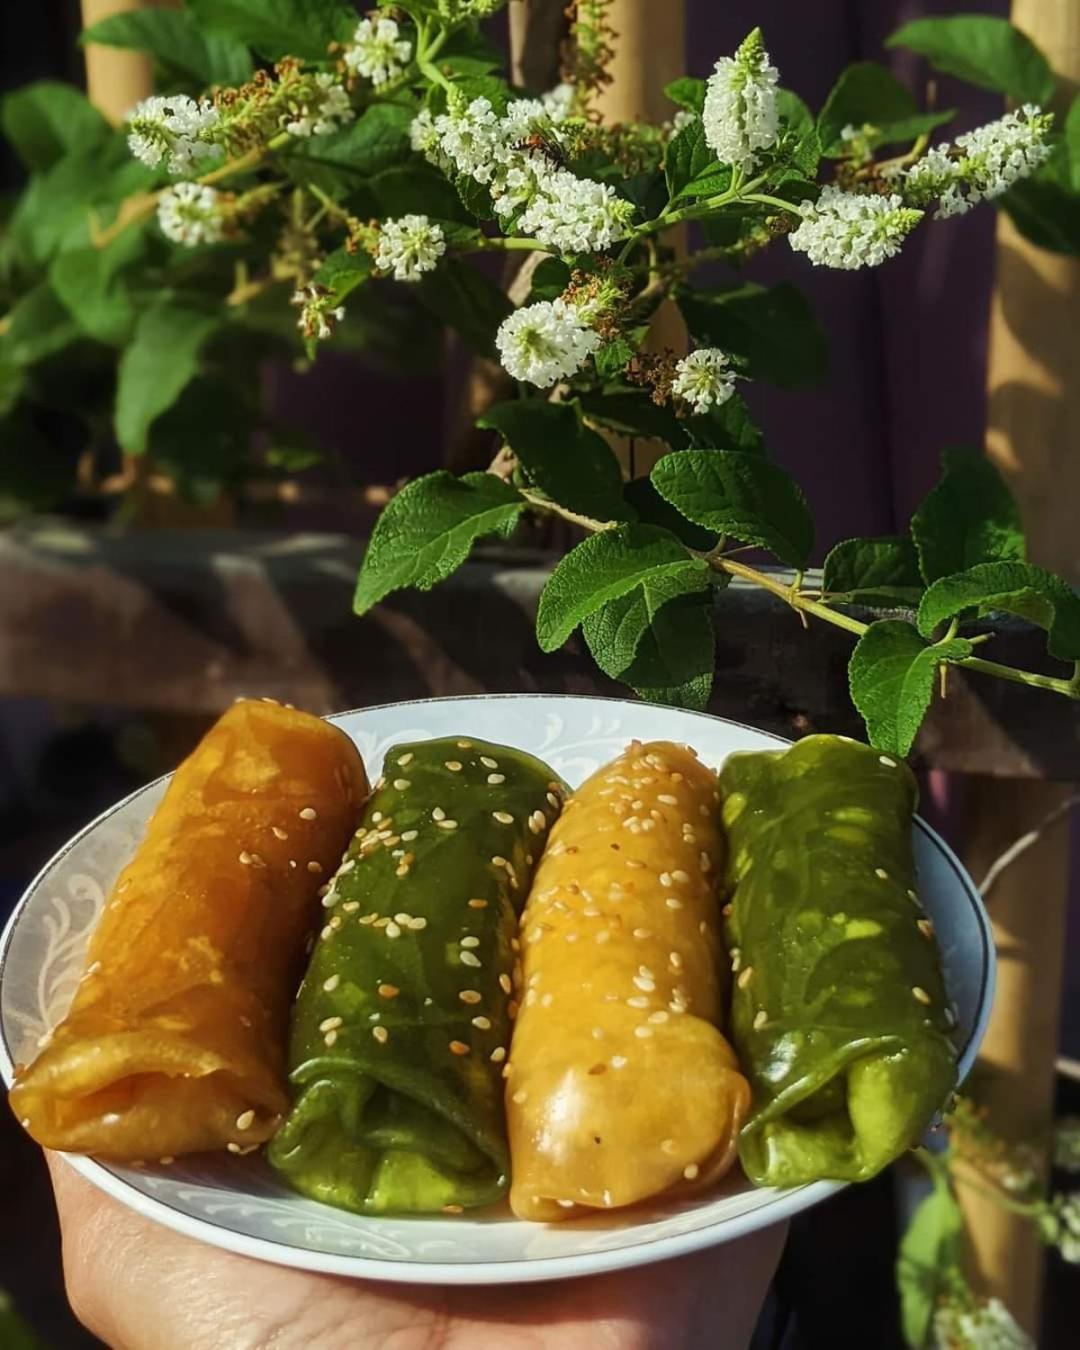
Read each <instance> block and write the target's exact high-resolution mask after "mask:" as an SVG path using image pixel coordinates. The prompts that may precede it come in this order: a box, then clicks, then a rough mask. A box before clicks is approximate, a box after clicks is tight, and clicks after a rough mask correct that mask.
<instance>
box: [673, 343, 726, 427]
mask: <svg viewBox="0 0 1080 1350" xmlns="http://www.w3.org/2000/svg"><path fill="white" fill-rule="evenodd" d="M671 392H672V393H673V394H677V395H678V396H679V398H681V399H684V400H685V401H686V402H687V403H689V404H690V406H691V407H692V408H693V410H694V412H696V413H706V412H708V411H709V409H710V408H718V407H719V406H720V405H721V403H726V402H727V401H728V399H729V398H730V397H731V396H732V394H733V393H734V392H735V376H734V374H733V372H732V370H731V358H730V357H729V356H728V354H727V353H726V352H722V351H721V350H720V348H719V347H699V348H698V350H697V351H696V352H691V353H690V355H689V356H684V357H683V358H682V360H681V361H679V362H677V363H676V366H675V379H674V381H673V382H672V385H671Z"/></svg>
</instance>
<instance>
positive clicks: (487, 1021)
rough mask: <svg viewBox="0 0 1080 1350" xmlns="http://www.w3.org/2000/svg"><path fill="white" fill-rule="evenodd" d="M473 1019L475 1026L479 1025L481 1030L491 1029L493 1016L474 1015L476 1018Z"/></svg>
mask: <svg viewBox="0 0 1080 1350" xmlns="http://www.w3.org/2000/svg"><path fill="white" fill-rule="evenodd" d="M471 1021H472V1024H473V1026H474V1027H478V1028H479V1029H480V1030H481V1031H490V1030H491V1018H490V1017H483V1016H480V1017H474V1018H472V1019H471Z"/></svg>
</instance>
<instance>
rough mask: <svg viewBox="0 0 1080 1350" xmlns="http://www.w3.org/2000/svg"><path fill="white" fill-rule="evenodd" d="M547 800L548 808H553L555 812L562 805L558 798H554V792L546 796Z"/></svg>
mask: <svg viewBox="0 0 1080 1350" xmlns="http://www.w3.org/2000/svg"><path fill="white" fill-rule="evenodd" d="M547 799H548V804H549V805H550V806H553V807H554V808H555V810H556V811H557V810H558V809H559V807H560V806H561V805H562V803H561V802H560V801H559V799H558V797H556V796H555V794H554V792H549V793H548V794H547Z"/></svg>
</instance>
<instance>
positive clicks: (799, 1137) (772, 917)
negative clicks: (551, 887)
mask: <svg viewBox="0 0 1080 1350" xmlns="http://www.w3.org/2000/svg"><path fill="white" fill-rule="evenodd" d="M720 781H721V784H722V787H723V790H724V794H725V800H724V808H723V810H724V820H725V822H726V824H727V827H728V845H729V849H730V862H729V871H728V884H729V887H730V901H729V904H728V905H727V906H726V907H725V913H726V914H728V915H729V917H728V919H727V930H726V931H727V936H728V939H729V942H730V946H731V952H732V966H733V969H734V970H735V972H736V974H735V990H734V995H733V1001H732V1027H733V1033H734V1038H735V1044H736V1047H737V1049H738V1051H739V1055H740V1059H741V1062H742V1065H743V1068H744V1069H745V1071H746V1072H747V1074H748V1075H749V1077H750V1082H751V1086H752V1088H753V1092H754V1112H753V1115H752V1116H751V1118H750V1120H749V1122H748V1123H747V1125H746V1128H745V1129H744V1130H743V1133H742V1137H741V1139H740V1142H739V1155H740V1157H741V1159H742V1164H743V1167H744V1168H745V1170H746V1172H747V1174H748V1175H749V1176H750V1177H751V1178H752V1180H754V1181H756V1182H758V1183H759V1184H760V1185H770V1186H794V1185H799V1184H801V1183H803V1182H807V1181H814V1180H817V1179H818V1178H822V1177H835V1178H837V1179H841V1180H847V1181H863V1180H865V1179H866V1178H868V1177H872V1176H873V1175H874V1174H875V1173H876V1172H878V1171H880V1170H881V1168H883V1167H884V1166H885V1165H886V1164H887V1163H889V1162H891V1161H892V1160H893V1159H894V1158H895V1157H896V1156H897V1155H898V1154H899V1153H901V1152H902V1151H903V1150H904V1149H906V1148H909V1147H910V1146H911V1145H913V1144H915V1143H917V1142H918V1139H919V1136H920V1135H921V1133H922V1131H923V1130H924V1129H925V1127H926V1125H927V1124H928V1123H929V1121H930V1119H931V1117H932V1116H933V1114H934V1112H935V1111H937V1110H938V1109H939V1108H940V1107H941V1106H942V1104H943V1103H944V1101H945V1099H946V1097H947V1096H948V1093H949V1091H950V1089H951V1088H952V1087H953V1085H954V1082H955V1079H956V1055H955V1051H954V1049H953V1046H952V1044H951V1042H950V1040H949V1035H948V1033H949V1029H950V1025H951V1013H950V1011H949V1008H948V1005H947V1003H946V996H945V986H944V983H943V980H942V975H941V965H940V961H939V958H938V951H937V944H936V942H935V940H934V930H933V925H932V924H931V922H930V920H929V919H928V918H927V917H926V915H925V913H924V912H923V909H922V906H921V905H920V903H919V900H918V896H917V893H916V890H915V866H914V859H913V855H912V845H911V818H912V812H913V811H914V809H915V801H916V788H915V780H914V778H913V777H912V775H911V772H910V771H909V770H908V768H907V766H906V765H904V764H901V763H898V762H897V761H896V760H895V759H893V758H892V757H891V756H889V755H882V754H879V753H878V752H877V751H876V750H872V749H870V748H869V747H868V746H865V745H859V744H857V743H855V742H854V741H849V740H847V739H845V738H843V737H837V736H808V737H807V738H806V739H805V740H802V741H800V742H799V743H798V744H797V745H795V746H793V747H792V749H790V750H787V751H765V752H761V753H749V754H736V755H732V756H731V757H730V759H728V761H727V763H726V764H725V765H724V768H723V770H722V772H721V775H720Z"/></svg>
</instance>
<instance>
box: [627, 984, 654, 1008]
mask: <svg viewBox="0 0 1080 1350" xmlns="http://www.w3.org/2000/svg"><path fill="white" fill-rule="evenodd" d="M634 983H635V984H636V983H637V981H636V980H635V981H634ZM626 1006H627V1007H628V1008H647V1007H648V1006H649V1000H648V999H647V998H646V997H645V996H644V995H643V994H635V995H634V997H633V998H628V999H627V1000H626Z"/></svg>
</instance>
